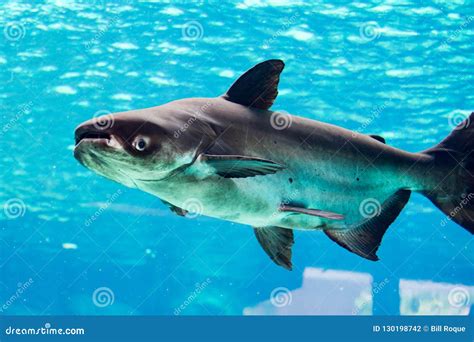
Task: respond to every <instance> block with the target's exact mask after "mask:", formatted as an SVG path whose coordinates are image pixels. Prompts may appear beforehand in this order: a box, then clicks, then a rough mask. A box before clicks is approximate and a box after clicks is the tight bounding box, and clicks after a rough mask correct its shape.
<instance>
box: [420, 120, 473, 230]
mask: <svg viewBox="0 0 474 342" xmlns="http://www.w3.org/2000/svg"><path fill="white" fill-rule="evenodd" d="M422 153H424V154H427V155H429V156H430V157H431V158H432V161H433V167H434V170H435V172H436V170H437V172H438V173H439V177H437V178H438V179H437V181H436V182H434V184H433V186H432V187H431V189H427V190H424V191H422V193H423V194H424V195H425V196H426V197H428V198H429V199H430V200H431V202H433V203H434V204H435V205H436V206H437V207H438V208H439V209H440V210H441V211H442V212H443V213H444V214H446V215H447V218H448V219H449V220H453V221H454V222H456V223H458V224H459V225H461V226H462V227H463V228H465V229H466V230H467V231H469V232H470V233H471V234H474V112H473V113H471V115H470V116H469V117H468V118H466V119H465V120H464V121H463V122H461V123H460V124H459V125H457V127H456V128H455V129H454V130H453V131H452V132H451V134H450V135H449V136H448V137H447V138H445V139H444V140H443V141H442V142H441V143H439V144H438V145H436V146H434V147H432V148H430V149H428V150H426V151H423V152H422ZM444 224H446V222H444Z"/></svg>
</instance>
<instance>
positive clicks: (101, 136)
mask: <svg viewBox="0 0 474 342" xmlns="http://www.w3.org/2000/svg"><path fill="white" fill-rule="evenodd" d="M111 138H112V135H111V134H110V133H107V132H103V131H100V130H92V129H81V128H80V127H79V128H78V129H77V130H76V134H75V141H76V146H78V145H79V144H80V143H81V142H82V141H84V140H94V141H105V142H110V139H111Z"/></svg>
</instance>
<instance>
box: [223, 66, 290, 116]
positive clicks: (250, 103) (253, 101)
mask: <svg viewBox="0 0 474 342" xmlns="http://www.w3.org/2000/svg"><path fill="white" fill-rule="evenodd" d="M284 67H285V63H283V61H281V60H279V59H270V60H268V61H265V62H262V63H260V64H257V65H256V66H254V67H253V68H252V69H250V70H247V71H246V72H245V73H244V74H243V75H242V76H240V77H239V78H238V79H237V81H235V82H234V84H232V86H231V87H230V88H229V90H228V91H227V93H226V94H225V95H224V96H223V97H224V98H225V99H226V100H229V101H231V102H235V103H238V104H241V105H243V106H247V107H254V108H259V109H269V108H270V107H271V106H272V104H273V102H274V101H275V99H276V97H277V95H278V82H279V81H280V73H281V72H282V70H283V68H284Z"/></svg>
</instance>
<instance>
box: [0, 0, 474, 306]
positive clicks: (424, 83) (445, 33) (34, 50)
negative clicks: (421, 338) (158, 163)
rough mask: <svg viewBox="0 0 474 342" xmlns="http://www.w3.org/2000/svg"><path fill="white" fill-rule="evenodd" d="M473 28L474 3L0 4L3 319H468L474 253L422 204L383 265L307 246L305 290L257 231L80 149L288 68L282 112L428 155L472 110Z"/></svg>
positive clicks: (317, 242)
mask: <svg viewBox="0 0 474 342" xmlns="http://www.w3.org/2000/svg"><path fill="white" fill-rule="evenodd" d="M310 3H311V4H310ZM473 16H474V7H473V6H472V4H469V3H468V2H467V1H466V2H464V1H449V2H441V1H420V2H416V1H409V0H404V1H388V2H386V3H383V2H380V1H374V2H373V3H369V2H352V3H348V2H333V3H332V5H331V4H329V2H322V1H311V2H303V1H301V2H299V1H295V2H292V4H286V5H285V4H282V3H281V2H280V1H270V2H267V3H265V2H263V1H257V0H255V1H251V0H249V1H245V2H235V3H228V4H224V3H221V2H212V3H206V2H202V1H199V2H197V3H191V2H184V1H178V2H176V3H175V4H173V5H170V4H159V3H152V2H149V3H148V2H143V3H142V2H141V3H132V2H131V1H123V0H122V1H115V2H112V1H110V2H105V1H92V0H90V1H86V0H83V1H68V0H55V1H2V3H1V4H0V25H1V26H2V32H0V33H2V34H3V35H2V36H0V47H1V49H0V84H1V91H0V111H1V120H2V121H1V124H2V130H1V131H0V134H1V144H0V158H1V168H0V203H1V204H2V205H3V209H4V210H2V211H1V212H0V215H1V216H0V228H1V230H0V305H1V306H0V310H1V313H2V314H15V315H16V314H26V315H33V314H99V315H102V314H124V315H129V314H133V315H138V314H145V315H151V314H160V315H161V314H162V315H174V314H180V315H189V314H195V315H241V314H348V315H350V314H374V315H384V314H421V313H424V314H463V315H465V314H468V312H469V307H470V304H471V303H472V300H473V298H474V288H473V286H474V278H473V271H474V255H473V253H472V247H473V245H472V241H473V240H472V236H471V235H470V234H469V233H467V232H466V231H465V230H464V229H462V228H461V227H459V226H457V225H456V224H454V223H452V222H450V221H446V220H445V217H444V215H443V214H442V213H441V212H440V211H439V210H438V209H436V208H435V207H434V206H433V205H432V204H431V203H430V202H429V201H428V200H427V199H425V198H423V197H421V196H420V195H416V194H414V195H413V196H412V198H411V200H410V202H409V204H408V205H407V207H406V208H405V209H404V210H403V212H402V214H401V215H400V216H399V218H398V219H397V221H396V222H395V223H394V224H393V225H392V226H391V227H390V229H389V230H388V232H387V234H386V235H385V238H384V240H383V243H382V246H381V248H380V250H379V253H378V254H379V256H380V259H381V260H380V261H379V262H376V263H374V262H371V261H367V260H364V259H361V258H360V257H358V256H356V255H353V254H351V253H349V252H347V251H346V250H344V249H343V248H341V247H339V246H337V245H336V244H335V243H333V242H332V241H330V240H329V239H328V238H327V237H326V236H325V235H324V234H323V233H320V232H296V237H295V238H296V243H295V245H294V248H293V264H294V266H295V267H294V270H293V271H292V272H288V271H286V270H284V269H282V268H280V267H277V266H275V265H274V264H273V263H272V262H271V261H270V260H269V259H268V257H267V256H266V255H265V254H264V252H263V251H262V249H261V248H260V246H259V245H258V243H257V241H256V239H255V237H254V234H253V232H252V230H251V229H250V228H249V227H246V226H241V225H238V224H232V223H229V222H224V221H219V220H215V219H211V218H207V217H202V216H201V217H197V218H194V219H190V218H182V217H178V216H176V215H174V214H173V213H171V212H170V211H169V210H168V208H166V207H165V206H164V205H163V204H162V203H161V202H160V200H159V199H157V198H154V197H152V196H150V195H147V194H145V193H142V192H139V191H136V190H131V189H127V188H125V187H124V186H122V185H119V184H116V183H113V182H111V181H109V180H107V179H105V178H101V177H100V176H98V175H96V174H94V173H93V172H91V171H89V170H87V169H85V168H83V167H82V166H81V165H80V164H79V163H78V162H77V161H76V160H75V159H74V158H73V156H72V148H73V144H74V142H73V132H74V128H75V127H76V126H77V125H78V124H79V123H81V122H82V121H84V120H86V119H89V118H91V117H93V116H94V115H99V114H103V113H108V112H118V111H126V110H131V109H138V108H145V107H151V106H156V105H159V104H162V103H165V102H168V101H171V100H175V99H180V98H185V97H193V96H203V97H206V96H208V97H212V96H217V95H220V94H222V93H224V92H225V91H226V89H227V88H228V87H229V85H230V84H231V83H232V82H233V80H234V79H235V78H236V77H238V75H239V74H241V73H242V72H243V71H244V70H246V69H248V68H249V67H251V66H253V65H254V64H256V63H258V62H260V61H262V60H265V59H269V58H281V59H283V60H284V61H285V62H286V68H285V70H284V72H283V74H282V78H281V83H280V95H279V96H278V99H277V101H276V103H275V105H274V107H273V108H274V109H278V110H284V111H287V112H290V113H293V114H297V115H301V116H305V117H308V118H312V119H317V120H321V121H325V122H330V123H333V124H336V125H340V126H343V127H346V128H349V129H353V130H359V131H361V132H364V133H368V134H379V135H382V136H384V137H385V138H386V140H387V143H388V144H390V145H393V146H396V147H398V148H401V149H406V150H409V151H419V150H423V149H426V148H428V147H430V146H432V145H434V144H436V143H437V142H439V141H440V140H442V139H443V138H444V137H445V136H446V135H447V134H448V133H449V132H450V131H451V130H452V129H453V128H454V125H455V123H457V122H459V120H461V119H462V118H463V117H465V116H466V115H467V114H468V113H469V112H470V111H472V109H473V108H474V82H473V81H474V77H473V74H472V71H473V70H474V68H473V67H474V62H473V59H472V56H473V54H474V43H473V38H474V31H473V27H474V17H473ZM368 118H369V119H370V118H371V119H370V120H369V122H368V121H367V120H368ZM16 209H17V210H16ZM443 222H444V223H445V224H444V223H443ZM20 289H21V291H19V290H20Z"/></svg>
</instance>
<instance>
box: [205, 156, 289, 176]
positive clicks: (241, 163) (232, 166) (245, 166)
mask: <svg viewBox="0 0 474 342" xmlns="http://www.w3.org/2000/svg"><path fill="white" fill-rule="evenodd" d="M198 160H199V161H200V162H204V163H206V164H207V165H209V166H210V167H212V168H213V169H214V170H215V172H216V174H218V175H219V176H221V177H224V178H245V177H254V176H260V175H268V174H272V173H275V172H278V171H280V170H282V169H284V166H282V165H280V164H278V163H275V162H273V161H271V160H267V159H262V158H254V157H245V156H234V155H229V156H227V155H210V154H201V155H200V156H199V158H198Z"/></svg>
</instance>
